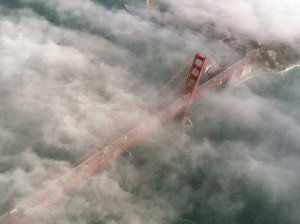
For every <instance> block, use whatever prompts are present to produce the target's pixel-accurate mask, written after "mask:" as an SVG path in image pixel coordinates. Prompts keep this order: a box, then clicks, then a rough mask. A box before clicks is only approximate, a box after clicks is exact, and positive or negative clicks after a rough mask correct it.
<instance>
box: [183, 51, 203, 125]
mask: <svg viewBox="0 0 300 224" xmlns="http://www.w3.org/2000/svg"><path fill="white" fill-rule="evenodd" d="M206 61H207V58H205V57H203V56H201V55H200V54H199V53H196V55H195V57H194V61H193V64H192V66H191V69H190V72H189V74H188V76H187V78H186V81H185V84H184V89H183V93H182V94H183V97H188V102H187V104H186V106H185V109H184V111H183V115H182V122H183V123H184V124H185V123H187V122H189V119H188V115H189V111H190V108H191V106H192V104H193V102H194V100H195V96H196V92H197V89H198V86H199V84H200V81H201V78H202V74H203V70H204V67H205V64H206Z"/></svg>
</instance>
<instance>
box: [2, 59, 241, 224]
mask: <svg viewBox="0 0 300 224" xmlns="http://www.w3.org/2000/svg"><path fill="white" fill-rule="evenodd" d="M246 63H247V61H246V60H241V61H239V62H238V63H236V64H234V65H232V66H231V67H229V68H228V69H227V70H225V71H224V72H222V73H220V74H219V75H217V76H215V77H214V78H212V79H211V80H209V81H207V82H206V83H204V84H202V85H201V86H199V87H198V89H197V92H196V98H199V97H200V96H202V95H203V94H204V93H205V92H206V91H208V90H210V89H212V88H214V87H216V86H219V85H220V84H222V82H224V81H226V80H228V79H229V78H230V77H231V76H232V75H234V74H241V73H242V71H243V68H244V66H245V64H246ZM188 102H189V95H186V96H185V97H182V98H179V99H177V100H176V101H175V102H173V103H171V104H170V105H169V106H167V107H166V108H164V109H162V110H160V111H159V112H158V113H156V114H155V115H154V116H153V117H149V118H146V119H145V120H144V121H141V122H140V123H139V124H138V125H137V126H136V127H135V128H134V129H132V130H130V131H129V132H127V133H126V134H124V135H123V136H121V137H120V138H118V139H116V140H115V141H114V142H113V143H111V144H110V145H108V146H106V147H105V148H103V149H102V150H98V151H97V152H96V153H95V154H93V155H91V156H90V157H89V158H87V159H86V160H84V161H83V162H81V163H80V164H78V165H77V166H76V167H74V168H72V169H71V170H70V171H69V172H68V173H66V174H64V175H63V176H62V177H61V178H59V179H57V180H54V181H51V182H50V183H49V184H47V186H46V187H45V188H44V189H42V190H41V191H38V192H36V193H34V194H33V195H32V196H31V197H30V198H27V199H25V200H22V201H19V203H17V205H16V207H15V208H14V209H12V210H11V211H9V212H7V213H5V214H4V215H2V217H0V223H1V224H21V223H25V222H26V220H27V219H28V218H29V217H31V216H34V215H35V214H37V213H38V212H42V211H43V209H45V208H46V207H47V206H48V205H51V204H53V203H55V202H56V201H58V200H59V199H60V198H61V197H63V196H64V195H65V193H67V192H68V191H70V190H71V189H72V188H74V187H76V186H77V185H78V184H80V183H81V182H82V181H83V180H84V179H85V178H87V177H88V176H90V175H91V174H93V173H95V172H96V171H97V170H99V169H100V168H101V167H102V166H103V165H105V164H106V163H108V162H109V161H110V160H111V159H113V158H114V157H116V156H118V155H119V154H120V153H122V152H123V151H125V150H127V149H128V148H130V147H131V146H133V145H135V144H137V143H138V142H139V141H140V140H141V139H142V138H143V137H145V136H146V135H148V134H151V133H152V132H154V131H155V130H156V129H158V128H159V127H160V126H162V125H163V124H164V123H166V122H168V121H169V120H171V119H172V118H174V117H175V116H176V115H178V114H180V113H182V111H183V110H184V109H185V107H186V106H187V104H188Z"/></svg>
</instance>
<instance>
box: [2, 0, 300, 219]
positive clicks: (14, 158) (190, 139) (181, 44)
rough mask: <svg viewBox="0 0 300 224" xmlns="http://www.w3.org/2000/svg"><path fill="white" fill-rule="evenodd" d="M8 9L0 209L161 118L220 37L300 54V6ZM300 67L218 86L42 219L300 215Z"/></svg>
mask: <svg viewBox="0 0 300 224" xmlns="http://www.w3.org/2000/svg"><path fill="white" fill-rule="evenodd" d="M127 2H128V4H129V5H130V7H131V9H132V11H128V10H125V9H124V8H123V4H122V1H100V0H98V1H91V0H72V1H71V0H61V1H55V0H51V1H38V0H11V1H9V0H5V1H2V2H0V12H1V16H0V49H1V50H0V68H1V69H0V93H1V98H0V198H1V200H0V211H1V213H3V212H5V211H7V210H9V209H11V208H13V207H14V205H16V204H17V203H18V201H20V200H21V199H23V198H26V197H28V196H30V195H31V194H32V193H33V192H34V191H35V190H36V189H40V188H41V186H43V183H45V181H47V180H49V179H53V178H56V177H58V176H60V174H62V173H64V172H66V171H67V170H69V169H70V166H71V164H72V163H73V162H74V161H76V160H77V159H79V158H80V156H81V155H82V154H84V153H86V152H87V151H88V149H89V148H90V147H91V146H92V145H94V144H100V145H101V144H103V145H105V143H108V142H109V141H110V140H111V139H112V138H113V137H114V136H115V135H117V134H118V132H119V131H120V128H122V127H126V126H127V125H129V124H131V123H134V122H136V121H139V120H142V119H145V118H147V116H149V114H148V111H147V102H148V101H149V98H150V96H152V95H153V93H154V92H156V91H157V89H159V87H161V86H163V85H164V83H166V82H167V81H168V80H169V79H170V77H171V76H172V75H173V74H174V73H175V72H176V70H177V69H178V68H180V67H181V65H183V64H184V63H185V62H186V61H187V60H189V59H190V58H192V57H193V55H194V54H195V52H196V51H199V52H200V53H202V54H204V55H206V56H207V57H209V58H211V59H212V60H214V61H222V60H224V58H227V57H234V56H233V53H232V52H231V51H232V50H231V49H229V48H228V46H226V45H225V44H224V43H223V42H222V41H219V40H217V39H214V38H210V36H209V35H208V33H209V32H211V30H210V29H209V30H207V29H202V28H201V27H202V25H203V26H207V24H210V26H209V27H211V24H213V25H212V27H214V28H215V29H216V30H217V31H218V32H219V33H226V34H228V35H234V36H239V37H243V36H250V37H251V38H253V39H255V40H257V41H263V42H268V41H280V42H284V43H286V44H290V45H292V46H293V47H294V48H295V49H299V38H300V33H299V30H300V27H299V24H300V22H299V16H298V12H300V5H299V3H298V1H293V0H290V1H285V2H284V1H279V0H278V1H263V2H262V1H255V0H248V1H240V0H228V1H209V0H203V1H194V0H185V1H180V3H179V2H178V1H169V0H163V1H162V2H163V3H164V4H165V5H166V8H167V10H166V11H164V12H163V13H161V14H159V17H155V16H154V15H153V13H149V12H148V11H147V9H146V6H145V4H144V2H143V1H136V2H134V1H127ZM299 74H300V70H299V67H295V68H293V69H291V70H290V71H287V72H282V73H281V74H271V73H270V74H264V75H262V76H260V77H257V78H255V79H251V80H249V81H247V82H245V83H243V84H241V85H239V86H237V87H232V88H226V89H222V90H218V91H214V92H211V93H209V94H208V95H206V96H205V97H203V98H202V99H201V100H199V102H197V103H196V104H195V105H194V106H193V108H192V110H191V120H192V122H193V128H192V129H189V130H186V129H184V127H182V126H181V125H180V124H178V123H176V122H173V123H170V124H168V125H166V126H165V127H164V128H162V129H160V130H159V131H157V132H156V133H154V134H153V135H152V136H149V137H147V138H146V139H144V140H143V142H142V143H140V144H139V145H137V146H135V147H133V148H132V149H130V150H129V151H130V153H131V154H132V156H130V154H128V153H124V154H123V155H122V156H120V157H119V158H117V159H115V160H114V161H112V162H111V163H110V164H108V165H107V166H106V167H105V168H104V169H102V170H100V171H99V172H97V173H96V174H95V175H93V176H92V177H90V178H89V179H88V180H87V181H86V182H85V183H83V184H81V185H79V186H78V187H77V188H76V189H74V191H72V192H71V193H69V194H68V195H66V196H65V197H64V198H62V200H61V201H59V202H58V203H57V204H55V205H53V206H51V207H49V208H48V209H47V210H43V211H42V212H41V213H39V214H37V215H36V217H33V218H32V219H31V220H30V221H29V222H30V223H45V224H46V223H49V224H50V223H51V224H54V223H60V224H61V223H66V224H68V223H78V224H84V223H89V224H90V223H91V224H92V223H95V224H96V223H97V224H99V223H109V224H113V223H122V224H127V223H128V224H140V223H149V224H152V223H153V224H157V223H162V224H164V223H167V224H169V223H170V224H171V223H172V224H173V223H174V224H175V223H176V224H178V223H197V224H198V223H245V224H247V223H272V224H273V223H291V224H296V223H299V221H300V216H299V212H298V211H299V209H300V204H299V196H300V190H299V189H300V188H299V185H300V176H299V169H300V151H299V150H300V147H299V145H300V144H299V143H300V142H299V141H300V140H299V139H300V138H299V137H300V136H299V133H300V107H299V105H300V104H299V102H300V92H299V89H300V79H299Z"/></svg>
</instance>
